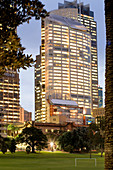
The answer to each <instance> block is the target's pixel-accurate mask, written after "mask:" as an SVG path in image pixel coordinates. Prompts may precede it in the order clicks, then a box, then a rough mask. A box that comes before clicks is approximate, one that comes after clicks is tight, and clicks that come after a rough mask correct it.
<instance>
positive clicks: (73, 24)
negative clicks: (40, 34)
mask: <svg viewBox="0 0 113 170" xmlns="http://www.w3.org/2000/svg"><path fill="white" fill-rule="evenodd" d="M47 18H48V19H49V20H51V21H53V22H56V23H58V24H59V25H60V24H61V25H65V26H68V27H70V28H73V29H76V30H82V31H87V30H88V29H87V28H86V27H85V26H84V25H82V24H81V23H80V22H78V21H77V20H75V19H71V18H67V17H63V16H59V15H54V14H51V13H50V15H49V17H47Z"/></svg>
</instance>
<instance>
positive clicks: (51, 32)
mask: <svg viewBox="0 0 113 170" xmlns="http://www.w3.org/2000/svg"><path fill="white" fill-rule="evenodd" d="M41 40H42V45H41V56H40V58H41V60H40V62H39V63H37V66H35V72H37V69H41V70H40V72H39V75H40V78H41V80H40V84H41V86H40V85H39V86H36V85H35V91H36V92H38V94H37V96H38V95H39V96H41V100H40V102H41V104H40V106H41V108H40V112H39V114H38V111H37V109H36V107H35V119H36V120H38V121H43V122H44V121H48V115H49V105H48V103H47V100H48V99H50V98H56V99H62V100H74V101H76V103H77V104H78V105H79V107H85V108H86V109H87V112H88V113H91V36H90V34H89V33H88V32H87V29H86V28H85V27H84V26H83V25H81V24H80V23H79V22H77V21H76V22H75V20H72V19H69V18H65V17H62V16H58V15H53V14H51V15H50V16H49V17H47V18H46V19H45V21H42V29H41ZM39 65H40V66H39ZM37 75H38V74H37V73H36V75H35V82H36V80H37ZM38 77H39V76H38ZM40 87H41V88H40ZM39 89H40V90H39ZM36 92H35V94H36ZM37 101H38V100H37ZM35 103H36V99H35ZM39 117H40V119H39Z"/></svg>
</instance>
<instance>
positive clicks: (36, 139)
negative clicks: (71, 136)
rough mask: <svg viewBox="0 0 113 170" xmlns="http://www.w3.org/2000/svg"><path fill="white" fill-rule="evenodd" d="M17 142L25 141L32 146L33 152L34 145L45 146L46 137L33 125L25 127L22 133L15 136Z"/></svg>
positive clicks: (33, 150)
mask: <svg viewBox="0 0 113 170" xmlns="http://www.w3.org/2000/svg"><path fill="white" fill-rule="evenodd" d="M16 141H17V142H20V143H23V142H25V143H27V144H28V145H29V146H31V148H32V153H34V152H35V149H34V147H35V146H39V145H40V146H41V148H44V147H46V146H47V137H46V135H44V134H43V132H42V130H41V129H37V128H35V127H27V128H25V129H23V131H22V133H21V134H20V135H19V136H18V137H17V139H16Z"/></svg>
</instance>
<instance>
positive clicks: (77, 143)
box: [59, 128, 89, 152]
mask: <svg viewBox="0 0 113 170" xmlns="http://www.w3.org/2000/svg"><path fill="white" fill-rule="evenodd" d="M59 144H60V145H61V148H62V149H63V150H65V151H66V150H67V148H69V147H70V146H72V147H71V148H70V151H71V152H74V151H79V150H82V151H83V150H84V148H85V149H86V150H88V149H89V148H88V147H89V141H88V131H87V128H77V129H74V130H73V131H69V132H64V133H63V135H61V136H60V137H59ZM72 150H73V151H72Z"/></svg>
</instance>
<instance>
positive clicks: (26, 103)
mask: <svg viewBox="0 0 113 170" xmlns="http://www.w3.org/2000/svg"><path fill="white" fill-rule="evenodd" d="M69 1H72V0H69ZM80 1H81V2H84V4H90V8H91V10H92V11H94V13H95V14H94V15H95V21H96V22H97V45H98V82H99V85H100V86H102V87H103V89H104V92H105V43H106V40H105V15H104V14H105V12H104V0H80ZM41 2H42V3H43V4H45V9H46V10H47V11H48V12H49V11H51V10H54V9H57V8H58V2H60V3H63V2H64V0H42V1H41ZM18 35H19V37H20V38H21V42H22V45H23V46H24V47H25V48H26V50H25V53H26V54H32V56H33V58H34V59H35V56H36V55H38V54H39V51H40V44H41V24H40V21H39V20H34V19H32V20H30V23H29V24H27V23H26V24H23V25H21V26H20V27H19V28H18ZM20 104H21V106H22V107H23V108H24V109H26V110H28V111H31V112H32V113H33V116H32V118H33V119H34V112H35V111H34V68H33V67H32V68H28V69H27V70H23V69H21V71H20Z"/></svg>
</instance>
